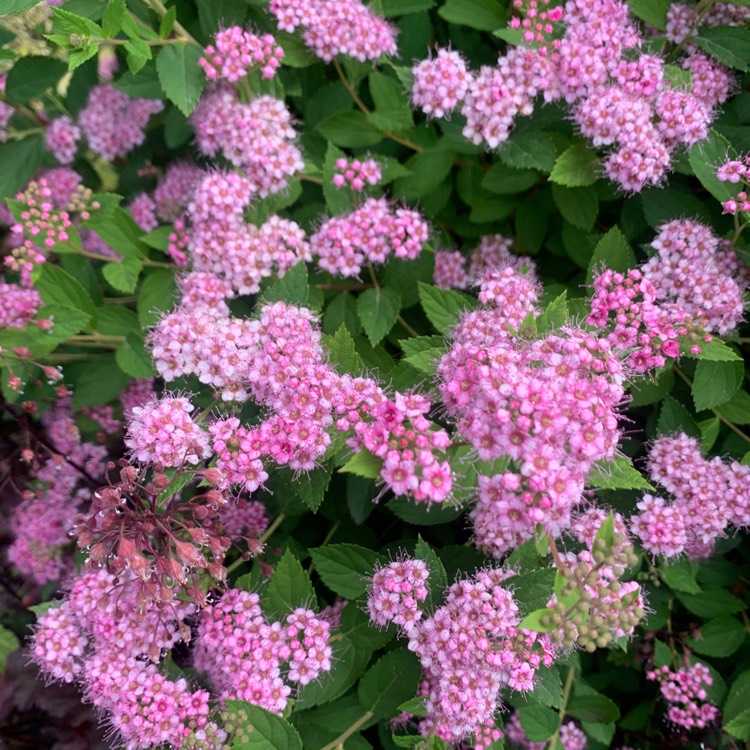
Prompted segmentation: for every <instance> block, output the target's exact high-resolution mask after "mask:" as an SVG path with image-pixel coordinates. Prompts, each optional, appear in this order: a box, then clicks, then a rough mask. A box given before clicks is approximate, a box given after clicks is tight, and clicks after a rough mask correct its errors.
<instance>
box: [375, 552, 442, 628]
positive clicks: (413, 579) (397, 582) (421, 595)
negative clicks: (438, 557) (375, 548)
mask: <svg viewBox="0 0 750 750" xmlns="http://www.w3.org/2000/svg"><path fill="white" fill-rule="evenodd" d="M428 575H429V570H428V569H427V565H425V563H424V562H423V561H422V560H412V559H409V558H406V559H404V560H397V561H396V562H392V563H390V564H389V565H386V566H383V567H378V568H376V569H375V572H374V574H373V576H372V581H371V582H370V588H369V592H368V595H367V611H368V612H369V613H370V619H371V620H372V621H373V622H374V623H375V624H376V625H379V626H380V627H385V626H386V625H388V624H389V623H391V622H392V623H394V625H399V626H400V627H402V628H404V629H405V630H410V629H411V628H412V627H413V626H414V625H415V624H416V622H417V621H418V620H420V619H421V617H422V611H421V610H420V609H419V602H423V601H424V600H425V599H426V598H427V586H426V583H427V577H428Z"/></svg>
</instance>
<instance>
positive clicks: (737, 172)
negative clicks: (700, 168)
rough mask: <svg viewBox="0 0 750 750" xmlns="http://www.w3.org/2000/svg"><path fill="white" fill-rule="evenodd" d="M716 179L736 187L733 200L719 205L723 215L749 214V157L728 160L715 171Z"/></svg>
mask: <svg viewBox="0 0 750 750" xmlns="http://www.w3.org/2000/svg"><path fill="white" fill-rule="evenodd" d="M716 177H717V178H718V179H719V180H720V181H721V182H728V183H729V184H730V185H737V193H736V195H735V196H734V197H733V198H730V199H729V200H726V201H724V202H723V203H722V204H721V205H722V208H723V209H724V213H725V214H732V215H733V216H736V215H737V214H739V213H750V199H748V189H749V188H750V156H746V157H745V158H744V159H739V158H738V159H729V160H728V161H725V162H724V163H723V164H722V165H721V166H720V167H719V169H718V170H717V172H716Z"/></svg>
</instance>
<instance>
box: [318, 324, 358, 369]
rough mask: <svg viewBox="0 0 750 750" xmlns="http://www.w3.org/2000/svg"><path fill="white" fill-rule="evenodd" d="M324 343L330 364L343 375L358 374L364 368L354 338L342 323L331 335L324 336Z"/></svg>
mask: <svg viewBox="0 0 750 750" xmlns="http://www.w3.org/2000/svg"><path fill="white" fill-rule="evenodd" d="M325 343H326V346H327V348H328V351H329V354H330V361H331V364H332V365H333V366H334V367H335V369H336V371H337V372H339V373H340V374H342V375H344V374H346V373H349V374H351V375H359V374H360V373H361V372H362V371H363V370H364V363H363V362H362V358H361V357H360V356H359V354H358V353H357V348H356V347H355V345H354V339H353V338H352V336H351V334H350V333H349V331H348V329H347V328H346V326H345V325H344V324H343V323H342V324H341V325H340V326H339V329H338V331H336V333H335V334H334V335H333V336H326V337H325Z"/></svg>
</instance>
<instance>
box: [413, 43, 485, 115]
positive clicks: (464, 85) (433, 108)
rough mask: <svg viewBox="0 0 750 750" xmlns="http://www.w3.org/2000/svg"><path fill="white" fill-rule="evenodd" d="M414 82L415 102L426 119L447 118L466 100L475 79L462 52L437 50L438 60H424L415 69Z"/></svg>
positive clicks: (436, 58) (434, 58)
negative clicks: (471, 82) (471, 81)
mask: <svg viewBox="0 0 750 750" xmlns="http://www.w3.org/2000/svg"><path fill="white" fill-rule="evenodd" d="M411 72H412V75H413V76H414V82H413V83H412V87H411V99H412V102H413V103H414V106H415V107H419V108H420V109H421V110H422V111H423V112H424V113H425V114H426V115H430V116H432V117H445V116H446V115H448V114H450V113H451V112H452V111H453V110H454V109H455V107H456V105H457V104H458V103H459V102H460V101H462V100H463V98H464V97H465V96H466V92H467V90H468V88H469V81H470V80H471V77H470V75H469V73H468V71H467V68H466V61H465V60H464V58H463V56H462V55H461V54H460V53H459V52H455V51H454V50H449V49H445V48H443V47H441V48H439V49H438V50H437V55H436V56H435V57H430V58H427V59H426V60H422V61H421V62H419V63H418V64H417V65H415V66H414V67H413V68H412V69H411Z"/></svg>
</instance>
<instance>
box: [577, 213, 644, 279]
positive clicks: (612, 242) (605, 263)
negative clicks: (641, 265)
mask: <svg viewBox="0 0 750 750" xmlns="http://www.w3.org/2000/svg"><path fill="white" fill-rule="evenodd" d="M635 265H636V258H635V253H634V252H633V248H632V247H630V243H629V242H628V241H627V239H625V235H624V234H623V233H622V230H621V229H620V228H619V227H618V226H614V227H612V229H610V230H609V231H608V232H607V234H605V235H604V237H602V238H601V239H600V240H599V242H597V244H596V247H595V248H594V254H593V256H592V257H591V262H590V263H589V270H588V275H587V277H586V281H587V283H588V284H592V283H593V281H594V275H595V273H596V272H598V271H600V270H601V268H602V267H605V268H609V269H611V270H612V271H621V272H624V271H627V270H628V269H629V268H633V267H634V266H635Z"/></svg>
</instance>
